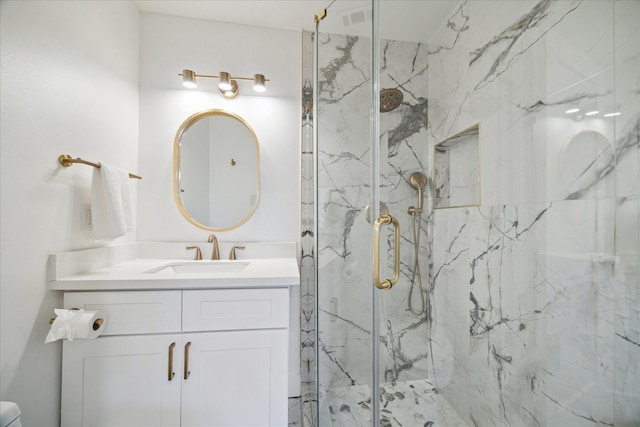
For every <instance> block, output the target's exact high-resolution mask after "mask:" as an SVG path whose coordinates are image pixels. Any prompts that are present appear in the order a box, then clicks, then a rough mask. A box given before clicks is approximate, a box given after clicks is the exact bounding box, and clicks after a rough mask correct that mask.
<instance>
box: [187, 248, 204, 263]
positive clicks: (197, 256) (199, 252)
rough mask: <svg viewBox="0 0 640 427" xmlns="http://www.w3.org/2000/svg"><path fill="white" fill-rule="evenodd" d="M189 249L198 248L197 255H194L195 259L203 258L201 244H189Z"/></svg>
mask: <svg viewBox="0 0 640 427" xmlns="http://www.w3.org/2000/svg"><path fill="white" fill-rule="evenodd" d="M187 249H188V250H192V249H195V250H196V255H195V256H194V257H193V259H194V260H196V261H200V260H201V259H202V251H201V250H200V247H199V246H187Z"/></svg>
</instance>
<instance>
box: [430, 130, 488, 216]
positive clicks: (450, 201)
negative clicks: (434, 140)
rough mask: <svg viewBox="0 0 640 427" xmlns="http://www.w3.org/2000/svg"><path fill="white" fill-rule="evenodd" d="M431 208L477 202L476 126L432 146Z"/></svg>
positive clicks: (478, 177)
mask: <svg viewBox="0 0 640 427" xmlns="http://www.w3.org/2000/svg"><path fill="white" fill-rule="evenodd" d="M433 158H434V170H435V172H434V175H435V177H434V181H435V195H434V199H433V200H434V202H433V203H434V206H433V207H434V209H441V208H453V207H462V206H478V205H480V125H479V124H476V125H474V126H471V127H470V128H467V129H465V130H463V131H462V132H459V133H457V134H455V135H453V136H451V137H449V138H447V139H445V140H444V141H441V142H439V143H438V144H436V146H435V148H434V156H433Z"/></svg>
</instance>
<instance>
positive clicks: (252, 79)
mask: <svg viewBox="0 0 640 427" xmlns="http://www.w3.org/2000/svg"><path fill="white" fill-rule="evenodd" d="M178 75H179V76H180V77H182V76H183V75H182V73H180V74H178ZM194 76H195V77H196V78H201V79H219V78H220V76H208V75H206V74H195V73H194ZM231 80H242V81H251V82H252V81H254V77H236V76H231ZM264 81H265V82H270V81H271V80H269V79H267V78H265V79H264Z"/></svg>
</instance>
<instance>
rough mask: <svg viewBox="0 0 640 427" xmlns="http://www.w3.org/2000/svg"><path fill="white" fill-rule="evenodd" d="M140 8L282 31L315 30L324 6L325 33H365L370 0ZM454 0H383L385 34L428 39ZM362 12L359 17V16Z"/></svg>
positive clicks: (153, 1)
mask: <svg viewBox="0 0 640 427" xmlns="http://www.w3.org/2000/svg"><path fill="white" fill-rule="evenodd" d="M134 3H135V4H136V5H137V6H138V8H139V9H140V10H141V11H142V12H149V13H159V14H164V15H174V16H182V17H187V18H199V19H206V20H212V21H222V22H229V23H235V24H245V25H251V26H257V27H267V28H277V29H284V30H295V31H300V30H306V31H313V30H314V22H313V17H314V15H315V14H318V13H319V12H320V11H321V10H322V9H323V8H327V18H326V19H324V20H323V21H322V23H321V25H322V27H321V30H322V31H323V32H331V33H346V34H369V32H370V25H371V24H370V20H371V14H370V12H368V10H369V9H370V4H371V1H370V0H337V1H335V2H333V3H332V2H331V1H330V0H268V1H265V0H135V1H134ZM458 4H459V1H458V0H381V2H380V35H381V37H382V38H384V39H391V40H404V41H416V42H427V41H429V40H430V39H431V37H432V36H433V34H434V33H435V31H436V30H437V29H438V28H440V26H441V25H442V24H443V23H444V22H445V20H446V18H447V17H448V16H449V15H450V13H451V12H452V11H453V9H454V8H455V7H456V6H457V5H458ZM362 17H364V19H363V20H362V21H361V22H354V21H358V20H359V18H362Z"/></svg>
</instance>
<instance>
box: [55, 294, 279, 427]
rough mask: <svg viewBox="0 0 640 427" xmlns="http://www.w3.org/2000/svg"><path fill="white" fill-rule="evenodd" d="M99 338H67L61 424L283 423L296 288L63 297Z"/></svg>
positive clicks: (155, 426)
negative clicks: (88, 319)
mask: <svg viewBox="0 0 640 427" xmlns="http://www.w3.org/2000/svg"><path fill="white" fill-rule="evenodd" d="M64 305H65V307H67V308H72V307H77V308H85V309H87V310H100V311H101V312H102V313H104V314H105V317H106V318H107V323H106V327H105V329H104V331H103V334H102V336H100V337H98V338H96V339H94V340H84V341H81V340H75V341H73V342H69V341H65V342H64V345H63V372H62V425H64V426H110V427H114V426H117V427H124V426H135V427H144V426H149V427H151V426H153V427H158V426H172V427H177V426H183V427H192V426H193V427H195V426H207V427H209V426H211V427H213V426H220V427H223V426H224V427H230V426H260V427H263V426H286V425H287V385H288V360H287V359H288V342H289V334H288V326H289V325H288V323H289V309H288V306H289V289H288V288H287V287H283V288H275V287H274V288H259V289H202V290H167V291H105V292H65V297H64Z"/></svg>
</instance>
